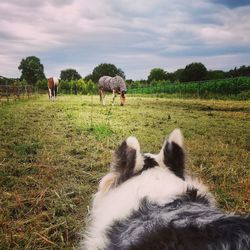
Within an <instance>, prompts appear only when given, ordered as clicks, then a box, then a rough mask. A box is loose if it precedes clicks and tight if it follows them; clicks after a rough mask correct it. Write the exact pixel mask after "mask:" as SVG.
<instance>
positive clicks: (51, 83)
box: [48, 77, 59, 101]
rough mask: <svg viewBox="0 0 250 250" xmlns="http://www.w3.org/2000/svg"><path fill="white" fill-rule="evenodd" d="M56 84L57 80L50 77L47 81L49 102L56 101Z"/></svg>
mask: <svg viewBox="0 0 250 250" xmlns="http://www.w3.org/2000/svg"><path fill="white" fill-rule="evenodd" d="M58 84H59V80H58V79H57V78H56V77H50V78H49V79H48V94H49V99H50V100H51V101H55V100H56V96H57V89H58Z"/></svg>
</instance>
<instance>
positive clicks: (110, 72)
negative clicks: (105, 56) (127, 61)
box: [91, 63, 125, 83]
mask: <svg viewBox="0 0 250 250" xmlns="http://www.w3.org/2000/svg"><path fill="white" fill-rule="evenodd" d="M105 75H106V76H112V77H113V76H116V75H118V76H121V77H122V78H123V79H125V74H124V72H123V71H122V70H121V69H119V68H117V67H116V66H115V65H114V64H109V63H101V64H99V65H98V66H97V67H95V68H94V70H93V72H92V78H91V80H92V81H93V82H96V83H97V82H98V80H99V78H100V77H101V76H105Z"/></svg>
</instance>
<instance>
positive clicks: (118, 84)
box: [98, 76, 127, 106]
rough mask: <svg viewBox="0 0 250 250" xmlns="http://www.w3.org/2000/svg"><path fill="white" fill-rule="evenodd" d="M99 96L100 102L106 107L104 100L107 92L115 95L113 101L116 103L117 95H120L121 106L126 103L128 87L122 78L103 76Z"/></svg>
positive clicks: (99, 83) (100, 81) (100, 80)
mask: <svg viewBox="0 0 250 250" xmlns="http://www.w3.org/2000/svg"><path fill="white" fill-rule="evenodd" d="M98 88H99V95H100V101H101V102H102V104H103V105H105V102H104V98H105V92H112V93H113V101H112V104H113V103H114V100H115V97H116V94H120V101H121V106H123V105H124V103H125V94H126V92H127V87H126V83H125V81H124V79H123V78H122V77H120V76H114V77H111V76H102V77H101V78H100V79H99V81H98Z"/></svg>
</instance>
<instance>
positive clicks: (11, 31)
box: [0, 0, 250, 79]
mask: <svg viewBox="0 0 250 250" xmlns="http://www.w3.org/2000/svg"><path fill="white" fill-rule="evenodd" d="M31 55H34V56H37V57H39V58H40V60H41V63H42V64H43V65H44V70H45V74H46V76H47V77H49V76H60V72H61V70H63V69H66V68H74V69H76V70H77V71H78V72H79V73H80V74H81V75H82V76H86V75H88V74H90V73H91V72H92V70H93V69H94V67H96V66H97V65H99V64H100V63H112V64H115V65H116V66H117V67H118V68H121V69H122V70H123V71H124V72H125V75H126V77H127V78H132V79H145V78H147V76H148V74H149V72H150V70H151V69H152V68H155V67H158V68H163V69H165V70H166V71H168V72H172V71H174V70H176V69H178V68H183V67H185V66H186V65H187V64H189V63H191V62H202V63H204V64H205V66H206V67H207V68H208V69H222V70H228V69H231V68H234V67H235V66H236V67H238V66H241V65H250V0H43V1H41V0H1V1H0V75H3V76H7V77H19V76H20V71H19V70H18V66H19V64H20V61H21V60H22V58H26V57H27V56H31Z"/></svg>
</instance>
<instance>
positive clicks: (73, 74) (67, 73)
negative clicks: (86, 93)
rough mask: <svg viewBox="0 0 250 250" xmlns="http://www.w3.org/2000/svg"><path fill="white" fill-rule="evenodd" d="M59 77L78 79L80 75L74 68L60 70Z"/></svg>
mask: <svg viewBox="0 0 250 250" xmlns="http://www.w3.org/2000/svg"><path fill="white" fill-rule="evenodd" d="M60 78H61V80H63V81H71V80H79V79H80V78H82V77H81V75H80V74H79V73H78V72H77V71H76V70H75V69H65V70H61V74H60Z"/></svg>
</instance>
